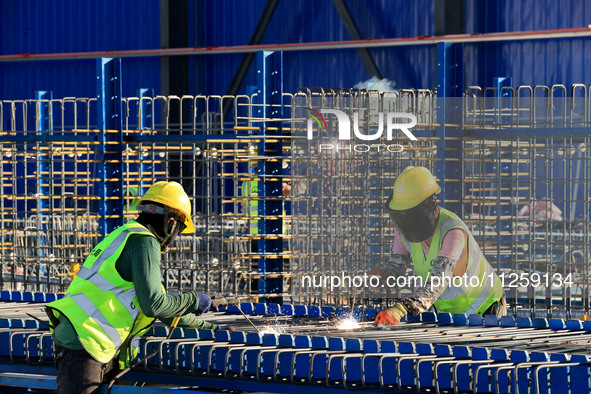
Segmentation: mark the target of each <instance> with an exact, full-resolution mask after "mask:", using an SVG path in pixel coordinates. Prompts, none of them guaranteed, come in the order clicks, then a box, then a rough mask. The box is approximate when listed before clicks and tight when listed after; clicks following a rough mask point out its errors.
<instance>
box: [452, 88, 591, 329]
mask: <svg viewBox="0 0 591 394" xmlns="http://www.w3.org/2000/svg"><path fill="white" fill-rule="evenodd" d="M495 94H496V92H495V91H494V89H481V88H479V87H470V88H469V89H468V91H467V92H466V95H465V101H464V109H465V110H464V127H465V128H464V129H465V135H466V137H465V138H464V143H463V163H464V164H463V170H464V173H463V177H462V178H463V180H464V182H463V189H462V192H463V200H464V205H463V209H464V212H463V215H464V216H463V217H464V218H465V220H466V223H468V224H469V225H470V226H471V228H472V231H473V234H474V235H475V237H476V239H477V240H478V241H479V243H480V245H481V247H482V249H483V251H484V252H485V255H486V257H487V259H488V261H489V262H492V263H494V266H495V267H496V268H497V272H499V273H500V274H502V276H503V279H504V284H505V290H506V293H507V295H508V296H509V297H510V298H511V299H512V300H513V302H512V306H513V311H514V313H516V314H518V315H524V316H530V317H535V316H542V317H547V316H549V317H560V318H575V319H578V318H579V316H580V315H587V314H589V235H588V233H589V224H590V223H589V201H590V200H589V198H590V188H589V176H590V173H589V168H590V167H589V162H590V154H589V150H590V147H591V146H590V145H589V144H590V142H591V141H590V140H589V138H588V137H587V132H586V131H585V129H586V128H588V127H589V124H590V119H589V114H590V111H589V108H590V107H589V105H590V102H589V96H588V91H587V88H586V87H585V86H584V85H580V84H576V85H573V86H571V87H570V89H568V90H567V88H566V87H565V86H563V85H554V86H551V87H547V86H536V87H534V88H532V87H529V86H521V87H519V88H517V89H513V88H502V89H501V91H500V96H501V97H491V96H494V95H495ZM477 130H478V131H477ZM486 134H490V136H487V135H486Z"/></svg>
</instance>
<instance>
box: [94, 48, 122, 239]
mask: <svg viewBox="0 0 591 394" xmlns="http://www.w3.org/2000/svg"><path fill="white" fill-rule="evenodd" d="M96 74H97V111H98V112H97V121H98V128H99V131H100V133H99V137H98V138H99V142H100V144H99V147H98V154H97V164H98V168H97V178H98V181H97V184H96V188H97V190H96V191H97V193H96V194H97V196H99V197H100V200H99V203H98V204H99V205H98V213H99V232H100V233H101V234H102V235H107V234H108V233H110V232H111V231H113V230H114V229H115V228H117V227H119V226H121V225H122V224H123V204H122V201H123V161H122V157H123V151H122V145H123V133H122V130H123V123H122V122H123V117H122V116H121V114H122V113H123V103H122V101H121V59H110V58H102V59H97V61H96ZM107 143H108V144H109V145H107Z"/></svg>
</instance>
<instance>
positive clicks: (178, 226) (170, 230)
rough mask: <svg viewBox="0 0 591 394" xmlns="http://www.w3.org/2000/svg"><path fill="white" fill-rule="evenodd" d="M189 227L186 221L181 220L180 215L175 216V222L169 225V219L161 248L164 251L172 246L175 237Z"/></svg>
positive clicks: (165, 226)
mask: <svg viewBox="0 0 591 394" xmlns="http://www.w3.org/2000/svg"><path fill="white" fill-rule="evenodd" d="M185 228H187V226H186V225H185V222H184V221H181V220H180V219H179V218H178V217H175V218H174V222H172V224H171V225H170V226H169V225H168V220H167V221H166V224H165V225H164V229H165V230H166V235H165V236H164V239H163V240H162V243H161V244H160V250H161V251H163V252H164V250H166V248H167V247H169V246H170V244H172V243H173V242H174V240H175V238H176V237H177V236H178V235H179V234H180V233H182V232H183V230H184V229H185Z"/></svg>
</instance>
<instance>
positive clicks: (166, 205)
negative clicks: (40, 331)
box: [47, 182, 227, 394]
mask: <svg viewBox="0 0 591 394" xmlns="http://www.w3.org/2000/svg"><path fill="white" fill-rule="evenodd" d="M138 210H139V211H140V214H139V216H138V218H137V219H136V220H135V221H131V222H129V223H127V224H125V225H123V226H121V227H119V228H117V229H116V230H114V231H113V232H112V233H110V234H109V235H108V236H107V237H106V238H105V239H104V240H103V241H101V242H100V243H99V244H98V245H97V246H96V247H95V248H94V249H93V250H92V252H91V253H90V255H89V256H88V257H87V258H86V260H85V262H84V264H83V266H82V267H81V268H80V271H79V272H78V274H77V276H76V277H75V278H74V279H73V281H72V283H71V284H70V286H69V287H68V290H67V292H66V294H65V297H64V298H62V299H60V300H57V301H54V302H51V303H49V304H47V313H48V315H49V318H50V322H51V323H50V325H51V332H52V336H53V341H54V344H55V352H56V353H55V354H56V367H57V369H58V375H57V388H58V392H59V393H61V394H67V393H72V394H80V393H94V392H98V391H99V388H100V385H101V382H102V381H103V379H105V380H106V377H107V376H112V375H114V374H115V373H117V371H118V369H123V368H125V367H128V366H129V364H130V360H131V359H132V358H133V354H131V353H133V347H132V346H130V343H131V342H132V340H133V338H134V337H135V336H141V335H142V334H144V333H145V332H146V331H147V330H148V329H149V328H150V327H151V326H152V325H153V324H154V322H155V319H159V320H161V321H162V322H164V323H166V324H168V325H170V324H171V322H172V321H173V319H174V318H175V317H177V316H181V319H180V321H179V323H178V326H179V327H190V328H198V329H214V330H215V329H217V326H216V325H215V324H211V323H207V322H204V321H201V320H199V319H198V318H197V317H196V316H195V315H200V314H202V313H205V312H207V311H208V310H209V309H210V308H212V299H211V298H210V297H208V296H207V295H205V294H204V293H201V292H197V291H192V292H189V293H184V294H174V295H172V294H166V292H165V291H164V287H163V286H162V284H161V280H160V278H161V276H160V255H161V252H163V251H164V250H166V248H167V247H168V246H169V245H170V244H171V243H172V242H173V241H174V239H175V238H176V237H177V235H178V234H180V233H183V234H188V233H193V232H194V230H195V227H194V225H193V222H192V220H191V204H190V201H189V197H188V196H187V194H186V193H185V191H184V190H183V188H182V186H181V185H180V184H178V183H176V182H157V183H155V184H154V185H152V186H151V187H150V189H149V190H148V191H147V192H146V194H145V195H144V196H143V197H142V198H141V199H140V201H139V203H138ZM225 305H227V300H225V299H224V298H223V297H220V298H215V299H214V301H213V307H219V306H225Z"/></svg>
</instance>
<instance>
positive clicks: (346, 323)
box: [337, 318, 359, 330]
mask: <svg viewBox="0 0 591 394" xmlns="http://www.w3.org/2000/svg"><path fill="white" fill-rule="evenodd" d="M337 328H338V329H339V330H352V329H354V328H359V323H357V321H355V319H353V318H348V319H343V320H341V321H340V322H339V323H338V324H337Z"/></svg>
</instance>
